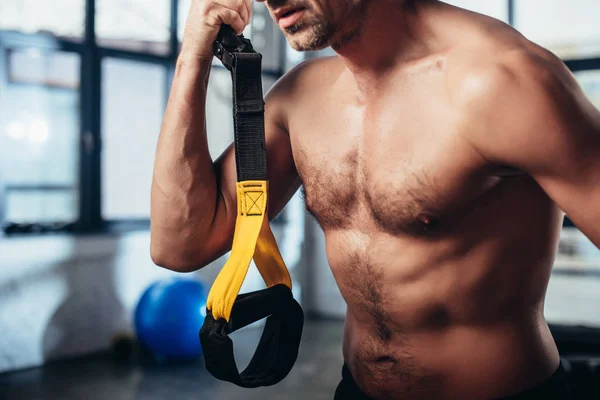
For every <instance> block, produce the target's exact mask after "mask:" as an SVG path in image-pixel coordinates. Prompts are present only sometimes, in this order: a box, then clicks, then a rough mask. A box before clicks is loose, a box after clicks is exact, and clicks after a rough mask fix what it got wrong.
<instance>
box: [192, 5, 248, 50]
mask: <svg viewBox="0 0 600 400" xmlns="http://www.w3.org/2000/svg"><path fill="white" fill-rule="evenodd" d="M251 18H252V0H192V3H191V6H190V10H189V14H188V18H187V22H186V26H185V33H184V38H183V48H184V49H185V50H187V51H191V52H192V54H194V56H195V57H197V58H199V59H202V60H207V59H211V60H212V58H213V42H214V41H215V39H216V38H217V34H218V33H219V29H221V25H222V24H226V25H229V26H231V27H232V28H233V30H234V31H235V32H236V33H237V34H238V35H240V34H241V33H242V32H243V31H244V28H246V26H247V25H248V24H249V23H250V19H251Z"/></svg>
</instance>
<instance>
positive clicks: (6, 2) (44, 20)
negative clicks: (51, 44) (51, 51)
mask: <svg viewBox="0 0 600 400" xmlns="http://www.w3.org/2000/svg"><path fill="white" fill-rule="evenodd" d="M84 20H85V1H84V0H52V1H48V0H2V1H0V29H8V30H16V31H22V32H28V33H34V32H44V31H46V32H51V33H53V34H54V35H56V36H61V37H67V38H80V37H82V36H83V32H84Z"/></svg>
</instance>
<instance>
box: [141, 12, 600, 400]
mask: <svg viewBox="0 0 600 400" xmlns="http://www.w3.org/2000/svg"><path fill="white" fill-rule="evenodd" d="M266 5H267V7H268V8H269V11H270V13H271V14H272V16H273V18H274V19H275V21H276V22H278V24H279V26H280V27H281V29H282V31H283V33H284V34H285V36H286V38H287V40H288V41H289V43H290V45H291V46H292V47H294V48H295V49H297V50H316V49H322V48H325V47H326V46H332V48H333V49H334V50H335V52H336V53H337V55H336V56H334V57H327V58H322V59H316V60H310V61H307V62H304V63H303V64H301V65H299V66H298V67H296V68H295V69H293V70H292V71H291V72H289V73H287V74H286V75H285V76H284V77H282V78H281V79H280V80H279V81H278V82H277V84H276V85H275V86H274V87H273V88H272V89H271V90H270V91H269V93H268V94H267V95H266V99H265V102H266V112H265V129H266V137H267V152H268V163H269V164H268V172H269V181H270V199H271V201H270V207H269V214H270V215H269V216H270V217H271V218H273V217H274V216H276V215H277V213H279V212H280V211H281V209H282V208H283V206H284V205H285V204H286V202H287V201H288V200H289V198H290V197H291V196H292V194H293V193H294V192H295V191H296V190H297V189H298V187H299V186H300V185H301V186H302V187H303V188H304V191H305V197H306V204H307V208H308V209H309V211H310V212H311V213H312V214H313V215H314V216H315V218H316V219H317V221H318V222H319V224H320V225H321V227H322V228H323V230H324V232H325V237H326V247H327V254H328V258H329V263H330V265H331V268H332V270H333V273H334V275H335V278H336V281H337V283H338V285H339V288H340V290H341V292H342V294H343V296H344V298H345V300H346V302H347V305H348V311H347V318H346V327H345V338H344V345H343V352H344V358H345V361H346V364H347V365H346V366H345V368H344V374H343V376H344V378H343V380H342V383H341V384H340V386H339V387H338V390H337V395H336V396H337V397H336V398H339V399H353V398H365V399H366V398H373V399H491V398H502V397H508V396H512V395H515V394H519V393H523V392H526V393H528V394H529V395H530V396H534V395H536V394H537V395H538V396H541V395H542V393H544V394H543V396H545V397H544V398H546V399H550V398H567V397H566V396H567V395H568V394H567V393H566V392H565V391H564V390H565V389H566V384H565V381H564V371H561V369H560V368H559V355H558V352H557V348H556V346H555V344H554V341H553V338H552V336H551V334H550V331H549V329H548V325H547V323H546V321H545V320H544V315H543V305H544V297H545V292H546V287H547V284H548V280H549V277H550V271H551V267H552V264H553V259H554V255H555V252H556V249H557V243H558V238H559V232H560V230H561V224H562V220H563V215H564V214H563V212H566V213H567V214H568V215H569V217H570V218H571V219H572V220H573V221H574V222H575V224H577V226H578V227H579V228H580V229H581V230H582V231H583V232H584V233H585V234H586V235H587V236H588V237H589V238H590V239H591V240H592V241H593V242H594V243H595V244H596V245H599V244H600V207H599V205H600V113H599V112H598V111H597V110H596V109H595V108H594V107H593V106H592V105H591V104H590V103H589V102H588V100H586V98H585V96H584V94H583V93H582V91H581V89H580V88H579V87H578V85H577V83H576V81H575V79H574V78H573V76H572V75H571V74H570V72H569V71H568V70H567V68H566V67H565V66H564V64H563V63H562V62H561V61H560V60H559V59H557V58H556V57H555V56H554V55H552V54H551V53H549V52H548V51H546V50H544V49H542V48H540V47H538V46H536V45H534V44H532V43H531V42H529V41H527V40H526V39H525V38H524V37H523V36H521V35H520V34H519V33H518V32H516V31H515V30H513V29H512V28H511V27H509V26H507V25H506V24H504V23H502V22H499V21H497V20H494V19H492V18H488V17H486V16H483V15H479V14H475V13H472V12H468V11H465V10H462V9H459V8H456V7H453V6H450V5H447V4H444V3H442V2H439V1H437V0H413V1H410V0H374V1H370V0H269V1H267V2H266ZM251 7H252V4H251V0H212V1H211V0H194V1H192V6H191V9H190V14H189V17H188V22H187V26H186V32H185V37H184V41H183V50H182V52H181V56H180V57H179V61H178V64H177V69H176V74H175V79H174V82H173V88H172V92H171V96H170V99H169V104H168V107H167V111H166V115H165V119H164V125H163V127H162V133H161V136H160V140H159V145H158V153H157V157H156V166H155V175H154V182H153V192H152V246H151V247H152V249H151V252H152V257H153V259H154V261H155V262H156V263H157V264H158V265H161V266H163V267H166V268H169V269H173V270H176V271H181V272H187V271H192V270H196V269H199V268H201V267H203V266H204V265H206V264H208V263H209V262H211V261H212V260H215V259H216V258H217V257H219V256H221V255H222V254H224V253H225V252H227V251H228V250H229V249H230V248H231V243H232V236H233V231H234V223H235V219H236V212H235V210H236V195H235V182H236V173H235V165H234V164H235V160H234V153H233V149H232V148H231V147H230V148H228V149H227V150H226V151H225V152H224V153H223V155H222V156H221V157H220V158H219V159H218V160H216V161H213V160H211V158H210V156H209V152H208V148H207V139H206V131H205V117H206V115H205V107H204V106H205V100H206V91H207V82H208V79H209V72H210V65H211V60H212V58H213V56H212V42H213V40H214V39H215V38H216V35H217V32H218V31H219V28H220V25H221V23H226V24H229V25H231V26H232V27H233V28H234V29H235V30H236V31H237V32H238V33H239V32H241V31H242V30H243V28H244V27H245V25H246V24H248V23H249V21H250V16H251ZM532 388H536V389H532ZM530 389H532V390H533V391H531V390H530ZM548 393H549V394H548ZM519 398H522V397H519Z"/></svg>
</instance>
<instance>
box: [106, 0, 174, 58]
mask: <svg viewBox="0 0 600 400" xmlns="http://www.w3.org/2000/svg"><path fill="white" fill-rule="evenodd" d="M170 19H171V17H170V1H169V0H97V1H96V35H97V38H98V43H99V44H100V45H102V46H108V47H117V48H122V49H127V50H135V51H144V52H152V53H157V54H167V53H168V51H169V45H168V42H169V23H170Z"/></svg>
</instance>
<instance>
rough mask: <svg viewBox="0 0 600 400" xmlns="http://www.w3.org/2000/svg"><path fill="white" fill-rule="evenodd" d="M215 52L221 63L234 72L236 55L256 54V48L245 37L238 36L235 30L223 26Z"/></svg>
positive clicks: (214, 47)
mask: <svg viewBox="0 0 600 400" xmlns="http://www.w3.org/2000/svg"><path fill="white" fill-rule="evenodd" d="M213 51H214V54H215V57H217V58H218V59H219V60H220V61H221V63H223V65H224V66H225V68H227V69H228V70H230V71H231V70H232V69H233V68H234V66H235V65H234V64H235V55H234V53H254V52H255V51H254V48H253V47H252V43H250V40H248V39H246V38H244V35H240V36H237V35H236V34H235V32H234V31H233V29H231V28H230V27H229V26H227V25H223V26H222V27H221V30H220V31H219V35H218V36H217V40H216V41H215V43H214V46H213Z"/></svg>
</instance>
